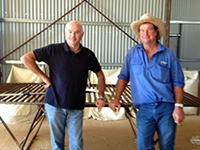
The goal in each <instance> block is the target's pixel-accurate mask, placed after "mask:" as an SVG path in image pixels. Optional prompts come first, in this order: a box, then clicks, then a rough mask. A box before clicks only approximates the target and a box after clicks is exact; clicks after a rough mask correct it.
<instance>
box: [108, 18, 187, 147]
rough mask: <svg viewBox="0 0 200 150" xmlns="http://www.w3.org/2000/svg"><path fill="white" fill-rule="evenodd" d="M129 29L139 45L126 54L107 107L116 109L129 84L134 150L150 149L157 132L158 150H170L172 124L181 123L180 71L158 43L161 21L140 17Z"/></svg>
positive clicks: (171, 56) (182, 81)
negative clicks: (134, 112) (135, 129)
mask: <svg viewBox="0 0 200 150" xmlns="http://www.w3.org/2000/svg"><path fill="white" fill-rule="evenodd" d="M131 29H132V31H133V33H134V34H135V35H136V36H137V38H139V39H140V40H141V41H142V43H141V44H138V45H136V46H134V47H132V48H130V50H129V51H128V52H127V55H126V58H125V61H124V63H123V66H122V69H121V72H120V74H119V76H118V81H117V90H116V95H115V98H114V99H113V100H112V101H111V102H110V103H109V107H110V108H111V109H112V110H113V111H115V107H118V109H120V106H121V105H120V98H121V94H122V92H123V90H124V88H125V87H126V85H127V83H129V81H130V85H131V97H132V103H133V106H134V107H135V108H137V109H138V112H137V115H136V122H137V148H138V149H139V150H154V144H155V143H154V140H153V137H154V134H155V131H157V133H158V139H159V148H160V150H173V149H174V140H175V132H176V123H180V122H182V121H183V120H184V112H183V108H182V107H183V105H182V101H183V87H184V75H183V72H182V68H181V66H180V64H179V60H178V59H177V57H176V56H175V54H174V53H173V52H172V51H171V50H169V49H168V48H166V47H164V46H163V45H162V44H161V43H160V42H159V41H158V40H160V38H161V37H162V36H163V33H164V25H163V22H162V20H161V19H159V18H155V17H154V16H153V15H152V14H144V15H143V16H141V18H140V20H137V21H134V22H132V23H131Z"/></svg>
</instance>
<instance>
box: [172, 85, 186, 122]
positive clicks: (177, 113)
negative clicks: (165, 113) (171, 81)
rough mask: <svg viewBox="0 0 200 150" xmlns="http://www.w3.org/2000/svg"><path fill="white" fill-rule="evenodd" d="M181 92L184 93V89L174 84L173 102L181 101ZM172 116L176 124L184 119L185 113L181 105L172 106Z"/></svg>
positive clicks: (179, 102)
mask: <svg viewBox="0 0 200 150" xmlns="http://www.w3.org/2000/svg"><path fill="white" fill-rule="evenodd" d="M183 93H184V91H183V88H182V87H179V86H174V96H175V103H177V104H182V103H183ZM173 118H174V122H176V123H178V124H179V123H181V122H182V121H183V120H184V118H185V115H184V112H183V108H182V107H180V106H175V107H174V111H173Z"/></svg>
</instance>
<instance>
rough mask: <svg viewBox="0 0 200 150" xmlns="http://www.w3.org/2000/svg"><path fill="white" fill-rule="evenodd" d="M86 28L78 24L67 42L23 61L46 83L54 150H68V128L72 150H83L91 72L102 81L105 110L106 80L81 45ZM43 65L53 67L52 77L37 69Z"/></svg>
mask: <svg viewBox="0 0 200 150" xmlns="http://www.w3.org/2000/svg"><path fill="white" fill-rule="evenodd" d="M83 34H84V32H83V28H82V25H81V24H80V23H79V22H78V21H71V22H69V23H67V24H66V27H65V42H64V43H59V44H50V45H48V46H45V47H42V48H39V49H36V50H34V51H32V52H29V53H27V54H25V55H23V56H22V57H21V60H22V62H23V63H24V65H25V66H26V67H27V68H28V69H30V70H31V71H32V72H33V73H35V74H37V75H38V76H39V77H40V78H42V79H43V81H44V87H45V88H46V94H45V98H44V102H45V114H46V117H47V121H48V124H49V128H50V134H51V145H52V149H53V150H64V141H65V140H64V139H65V127H66V128H67V133H68V138H69V148H70V150H83V138H82V124H83V108H84V105H85V90H86V85H87V77H88V71H89V70H91V71H93V72H95V73H96V75H97V78H98V87H99V99H98V100H97V101H96V103H95V104H96V106H97V107H98V108H99V109H100V108H102V107H104V106H105V101H104V99H103V97H104V90H105V78H104V74H103V72H102V70H101V66H100V64H99V62H98V60H97V58H96V57H95V55H94V53H93V52H92V51H91V50H90V49H88V48H86V47H83V46H82V44H81V43H80V41H81V39H82V37H83ZM36 61H39V62H40V61H43V62H45V63H46V64H48V66H49V70H50V72H49V77H48V76H47V75H46V74H44V73H43V72H42V71H41V70H40V69H39V68H38V66H37V64H36Z"/></svg>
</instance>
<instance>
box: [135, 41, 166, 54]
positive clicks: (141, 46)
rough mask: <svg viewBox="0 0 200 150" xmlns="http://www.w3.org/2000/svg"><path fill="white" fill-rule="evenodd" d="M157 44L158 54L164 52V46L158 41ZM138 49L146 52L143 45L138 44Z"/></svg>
mask: <svg viewBox="0 0 200 150" xmlns="http://www.w3.org/2000/svg"><path fill="white" fill-rule="evenodd" d="M157 43H158V50H157V52H161V51H164V46H163V45H162V44H161V43H160V42H159V41H157ZM138 47H139V49H140V50H144V48H143V44H142V43H140V44H138Z"/></svg>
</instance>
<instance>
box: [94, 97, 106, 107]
mask: <svg viewBox="0 0 200 150" xmlns="http://www.w3.org/2000/svg"><path fill="white" fill-rule="evenodd" d="M95 105H96V106H97V108H98V109H101V108H102V107H104V106H105V105H106V102H105V101H104V100H102V99H98V100H97V101H96V102H95Z"/></svg>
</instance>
